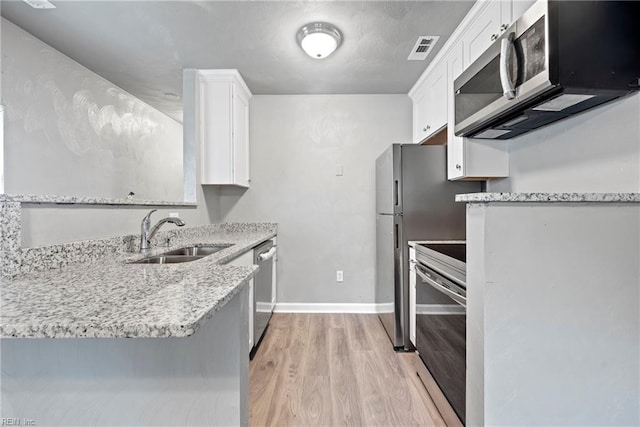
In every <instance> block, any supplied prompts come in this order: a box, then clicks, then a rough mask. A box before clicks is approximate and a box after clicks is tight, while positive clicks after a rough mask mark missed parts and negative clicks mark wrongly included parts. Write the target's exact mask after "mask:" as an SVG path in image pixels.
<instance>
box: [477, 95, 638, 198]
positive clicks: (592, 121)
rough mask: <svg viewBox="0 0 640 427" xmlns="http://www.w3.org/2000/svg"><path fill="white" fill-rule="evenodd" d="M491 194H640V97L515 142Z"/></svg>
mask: <svg viewBox="0 0 640 427" xmlns="http://www.w3.org/2000/svg"><path fill="white" fill-rule="evenodd" d="M508 144H509V151H510V153H509V178H506V179H503V180H495V181H489V183H488V186H487V191H505V192H538V191H541V192H596V193H597V192H637V191H640V94H638V93H636V94H635V95H632V96H629V97H626V98H624V99H622V100H618V101H614V102H611V103H609V104H606V105H603V106H601V107H598V108H595V109H594V110H591V111H587V112H585V113H583V114H578V115H576V116H573V117H570V118H569V119H567V120H563V121H561V122H558V123H555V124H553V125H550V126H547V127H544V128H541V129H538V130H536V131H533V132H529V133H528V134H525V135H522V136H520V137H517V138H514V139H512V140H510V141H509V142H508Z"/></svg>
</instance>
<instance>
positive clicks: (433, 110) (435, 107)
mask: <svg viewBox="0 0 640 427" xmlns="http://www.w3.org/2000/svg"><path fill="white" fill-rule="evenodd" d="M447 93H448V91H447V62H446V61H441V62H440V64H438V65H436V66H435V68H434V69H433V71H432V72H431V78H430V79H429V92H428V97H429V108H427V114H428V116H427V126H428V127H429V130H428V132H427V137H429V136H431V135H432V134H433V133H435V132H437V131H439V130H440V129H442V128H443V127H444V126H445V125H446V124H447V104H448V103H447Z"/></svg>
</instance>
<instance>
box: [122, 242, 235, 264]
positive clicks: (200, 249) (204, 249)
mask: <svg viewBox="0 0 640 427" xmlns="http://www.w3.org/2000/svg"><path fill="white" fill-rule="evenodd" d="M230 246H233V245H230V244H224V245H202V246H187V247H184V248H179V249H174V250H172V251H167V252H163V253H161V254H159V255H153V256H148V257H146V258H142V259H139V260H138V261H131V262H129V264H178V263H181V262H191V261H196V260H199V259H200V258H204V257H206V256H207V255H211V254H215V253H216V252H218V251H221V250H223V249H226V248H228V247H230Z"/></svg>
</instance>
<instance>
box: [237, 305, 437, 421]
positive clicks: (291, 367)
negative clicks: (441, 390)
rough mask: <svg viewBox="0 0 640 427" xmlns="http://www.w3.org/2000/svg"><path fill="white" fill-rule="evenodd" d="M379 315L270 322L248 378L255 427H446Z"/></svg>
mask: <svg viewBox="0 0 640 427" xmlns="http://www.w3.org/2000/svg"><path fill="white" fill-rule="evenodd" d="M412 357H413V354H411V353H396V352H394V351H393V348H392V346H391V342H390V341H389V338H388V337H387V335H386V333H385V331H384V329H383V328H382V324H381V323H380V321H379V320H378V317H377V316H376V315H372V314H371V315H370V314H283V313H276V314H274V315H273V317H272V318H271V323H270V325H269V328H268V330H267V334H266V335H265V337H264V339H263V342H262V344H261V345H260V348H259V349H258V352H257V353H256V356H255V358H254V359H253V361H252V362H251V364H250V368H249V369H250V370H249V390H250V393H249V424H250V425H251V426H311V425H322V426H342V425H350V426H444V425H445V423H444V421H443V420H442V418H441V417H440V414H439V412H438V410H437V409H436V407H435V406H434V404H433V401H432V400H431V398H430V397H429V395H428V394H427V392H426V390H425V389H424V387H423V386H422V383H421V382H420V379H419V378H418V377H417V375H416V373H415V370H414V368H413V362H412Z"/></svg>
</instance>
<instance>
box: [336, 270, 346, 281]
mask: <svg viewBox="0 0 640 427" xmlns="http://www.w3.org/2000/svg"><path fill="white" fill-rule="evenodd" d="M336 282H344V274H343V273H342V270H337V271H336Z"/></svg>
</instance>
